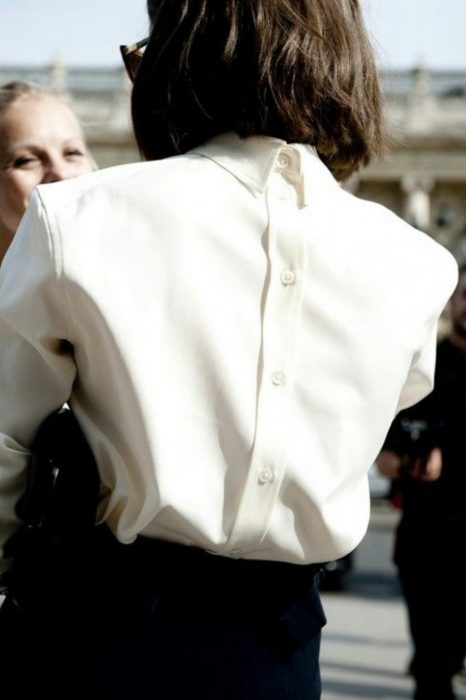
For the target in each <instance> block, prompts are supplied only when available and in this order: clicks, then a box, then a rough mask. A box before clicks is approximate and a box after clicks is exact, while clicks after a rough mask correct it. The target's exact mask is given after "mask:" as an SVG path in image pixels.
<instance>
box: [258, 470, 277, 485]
mask: <svg viewBox="0 0 466 700" xmlns="http://www.w3.org/2000/svg"><path fill="white" fill-rule="evenodd" d="M273 480H274V474H273V471H272V469H270V467H264V469H262V471H260V472H259V475H258V477H257V481H258V483H259V485H260V486H265V484H271V483H272V482H273Z"/></svg>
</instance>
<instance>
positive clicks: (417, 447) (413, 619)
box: [377, 264, 466, 700]
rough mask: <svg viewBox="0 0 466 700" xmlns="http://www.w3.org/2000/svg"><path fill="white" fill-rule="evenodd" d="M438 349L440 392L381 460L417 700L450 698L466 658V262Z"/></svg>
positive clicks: (409, 413) (408, 416)
mask: <svg viewBox="0 0 466 700" xmlns="http://www.w3.org/2000/svg"><path fill="white" fill-rule="evenodd" d="M450 308H451V320H452V329H451V332H450V333H449V335H448V337H446V338H445V339H444V340H442V341H441V342H440V343H439V345H438V355H437V368H436V374H435V388H434V391H433V393H432V394H430V395H429V396H428V397H427V398H426V399H424V400H423V401H422V402H420V403H419V404H417V405H416V406H413V407H412V408H410V409H408V410H406V411H403V412H402V413H400V414H399V415H398V416H397V418H396V420H395V422H394V423H393V425H392V427H391V430H390V432H389V434H388V436H387V440H386V442H385V449H384V451H383V452H382V453H381V454H380V455H379V458H378V460H377V462H378V467H379V470H380V471H381V472H382V474H384V475H385V476H389V477H390V478H393V479H396V481H395V486H394V490H395V497H396V499H397V501H398V502H399V505H400V507H401V509H402V517H401V520H400V523H399V526H398V529H397V532H396V541H395V563H396V565H397V568H398V572H399V577H400V581H401V585H402V589H403V594H404V597H405V600H406V604H407V608H408V615H409V624H410V631H411V636H412V640H413V644H414V656H413V660H412V662H411V668H410V670H411V673H412V675H413V676H414V679H415V681H416V693H415V696H414V697H415V698H416V700H451V698H454V694H453V690H452V677H453V676H454V675H455V674H456V673H457V672H458V671H460V670H461V669H462V667H463V659H464V656H465V653H466V595H465V591H466V507H465V493H466V435H465V426H466V264H463V265H462V266H461V268H460V277H459V283H458V286H457V288H456V290H455V292H454V294H453V296H452V299H451V302H450Z"/></svg>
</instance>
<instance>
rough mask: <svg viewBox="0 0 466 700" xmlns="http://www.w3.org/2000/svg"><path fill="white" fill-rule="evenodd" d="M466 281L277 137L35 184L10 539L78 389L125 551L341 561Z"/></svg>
mask: <svg viewBox="0 0 466 700" xmlns="http://www.w3.org/2000/svg"><path fill="white" fill-rule="evenodd" d="M456 281H457V267H456V263H455V262H454V259H453V258H452V257H451V255H450V254H449V253H448V252H447V251H446V250H445V249H444V248H442V247H441V246H439V245H438V244H437V243H435V242H434V241H433V240H432V239H430V238H429V237H428V236H427V235H425V234H423V233H421V232H419V231H417V230H415V229H413V228H411V227H410V226H408V225H407V224H406V223H404V222H403V221H402V220H400V219H399V218H397V217H396V216H395V215H394V214H393V213H391V212H389V211H388V210H386V209H385V208H383V207H381V206H379V205H376V204H373V203H370V202H367V201H363V200H361V199H358V198H356V197H354V196H352V195H350V194H348V193H347V192H345V191H344V190H342V188H341V187H340V186H339V184H338V183H337V182H336V181H335V180H334V178H333V177H332V175H331V174H330V172H329V171H328V170H327V169H326V167H325V166H324V165H323V164H322V162H321V161H320V160H319V158H318V156H317V155H316V153H315V151H314V150H313V149H312V148H310V147H308V146H303V145H296V144H292V145H290V144H287V143H285V142H284V141H280V140H278V139H273V138H269V137H251V138H248V139H245V140H243V139H239V138H238V137H237V136H235V135H233V134H224V135H222V136H220V137H217V138H215V139H213V140H212V141H210V142H209V143H207V144H205V145H204V146H202V147H200V148H197V149H195V151H193V152H190V153H188V154H186V155H183V156H178V157H175V158H169V159H166V160H162V161H156V162H150V163H138V164H132V165H125V166H119V167H116V168H111V169H108V170H103V171H100V172H98V173H93V174H92V175H89V176H85V177H81V178H77V179H74V180H69V181H66V182H62V183H58V184H53V185H45V186H41V187H39V188H38V190H37V191H36V193H35V194H34V196H33V198H32V201H31V204H30V206H29V209H28V211H27V213H26V215H25V217H24V218H23V221H22V224H21V226H20V229H19V231H18V234H17V236H16V238H15V240H14V242H13V245H12V246H11V248H10V250H9V252H8V254H7V257H6V259H5V261H4V264H3V265H2V268H1V271H0V432H1V434H2V435H1V439H0V543H4V541H5V539H6V537H8V535H9V534H10V533H11V532H12V531H14V529H15V527H16V526H17V520H16V516H15V515H14V505H15V503H16V501H17V499H18V497H19V496H20V494H21V493H22V490H23V488H24V477H25V466H26V462H27V457H28V447H29V446H30V444H31V441H32V438H33V436H34V434H35V432H36V430H37V428H38V426H39V424H40V423H41V421H42V420H43V419H44V418H45V417H46V416H47V415H48V414H49V413H50V412H51V411H53V410H55V409H57V408H59V407H60V406H61V405H62V404H63V403H64V402H65V401H69V402H70V405H71V406H72V408H73V410H74V411H75V414H76V416H77V418H78V420H79V422H80V424H81V426H82V428H83V430H84V432H85V434H86V436H87V438H88V440H89V443H90V445H91V447H92V449H93V451H94V454H95V457H96V460H97V463H98V467H99V471H100V476H101V480H102V499H101V503H100V518H101V520H106V521H108V523H109V525H110V526H111V527H112V529H113V531H114V532H115V534H116V536H117V537H118V538H119V539H120V541H122V542H131V541H133V540H134V538H135V537H136V536H137V535H138V534H139V533H142V534H145V535H149V536H154V537H161V538H165V539H167V540H171V541H176V542H180V543H185V544H188V545H196V546H199V547H202V548H204V549H206V550H209V551H212V552H215V553H218V554H222V555H225V556H233V557H245V558H255V559H270V560H279V561H287V562H294V563H312V562H321V561H326V560H330V559H334V558H337V557H339V556H342V555H344V554H345V553H347V552H348V551H350V550H351V549H353V548H354V547H355V546H356V545H357V544H358V542H359V541H360V540H361V538H362V537H363V535H364V533H365V530H366V527H367V522H368V511H369V496H368V485H367V472H368V470H369V468H370V466H371V464H372V463H373V461H374V459H375V457H376V455H377V453H378V451H379V449H380V447H381V445H382V442H383V440H384V437H385V434H386V432H387V430H388V428H389V426H390V423H391V420H392V419H393V417H394V415H395V413H396V411H397V410H399V409H400V408H404V407H406V406H408V405H410V404H412V403H415V402H417V401H418V400H420V399H421V398H422V397H423V396H425V395H426V394H427V393H428V392H429V391H430V390H431V388H432V377H433V369H434V361H435V341H436V326H437V320H438V317H439V315H440V313H441V311H442V309H443V307H444V306H445V304H446V302H447V300H448V298H449V296H450V294H451V293H452V291H453V289H454V287H455V284H456Z"/></svg>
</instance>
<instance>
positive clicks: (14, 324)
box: [0, 192, 75, 573]
mask: <svg viewBox="0 0 466 700" xmlns="http://www.w3.org/2000/svg"><path fill="white" fill-rule="evenodd" d="M61 277H62V266H61V254H60V250H59V245H57V242H56V241H54V240H53V237H52V234H51V230H50V226H49V224H48V221H47V218H46V215H45V212H44V209H43V207H42V205H41V200H40V196H39V194H38V193H37V192H36V193H35V194H34V195H33V197H32V198H31V203H30V205H29V207H28V210H27V212H26V214H25V215H24V217H23V220H22V222H21V225H20V227H19V230H18V232H17V234H16V237H15V239H14V241H13V243H12V245H11V247H10V249H9V251H8V253H7V255H6V257H5V259H4V261H3V263H2V267H1V269H0V573H1V572H2V571H4V570H5V569H7V568H8V562H6V561H5V560H4V559H2V558H1V554H2V550H3V545H4V544H5V542H6V540H7V539H8V537H9V536H10V535H11V534H12V533H13V532H14V531H15V529H16V528H17V526H18V519H17V516H16V514H15V505H16V503H17V501H18V498H19V497H20V496H21V494H22V492H23V490H24V487H25V476H26V467H27V461H28V457H29V449H28V448H29V446H30V444H31V442H32V440H33V438H34V435H35V433H36V431H37V428H38V427H39V425H40V423H41V422H42V421H43V420H44V418H45V417H46V416H47V415H49V414H50V413H52V412H53V411H55V410H57V409H58V408H60V407H61V406H62V405H63V404H64V403H65V402H66V401H67V399H68V398H69V396H70V393H71V388H72V385H73V381H74V378H75V364H74V361H73V354H72V345H71V343H70V341H71V338H70V335H69V332H68V328H67V314H66V304H65V294H64V290H63V289H62V285H61Z"/></svg>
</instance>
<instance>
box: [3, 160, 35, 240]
mask: <svg viewBox="0 0 466 700" xmlns="http://www.w3.org/2000/svg"><path fill="white" fill-rule="evenodd" d="M39 182H40V180H39V179H38V177H37V175H35V174H33V173H27V172H23V173H15V174H13V175H12V174H8V173H7V174H3V176H2V177H1V179H0V217H1V219H2V222H3V224H4V225H5V226H6V227H7V228H8V229H9V230H10V231H12V232H15V231H16V229H17V228H18V225H19V222H20V221H21V217H22V216H23V214H24V212H25V209H26V207H27V205H28V202H29V198H30V196H31V193H32V190H33V189H34V187H35V186H36V185H38V184H39Z"/></svg>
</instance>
